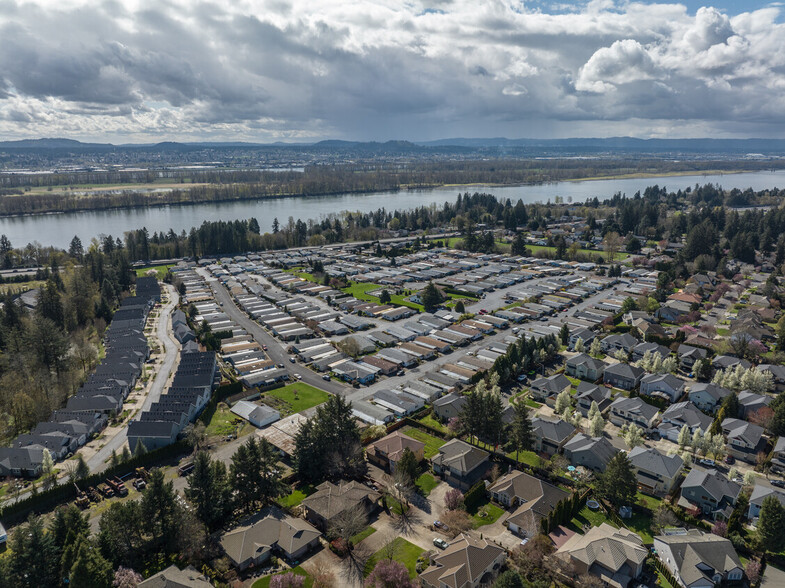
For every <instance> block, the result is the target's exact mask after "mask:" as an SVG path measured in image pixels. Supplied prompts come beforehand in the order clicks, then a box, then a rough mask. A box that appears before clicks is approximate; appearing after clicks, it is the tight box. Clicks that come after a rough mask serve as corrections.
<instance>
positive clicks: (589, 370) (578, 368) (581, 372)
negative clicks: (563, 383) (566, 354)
mask: <svg viewBox="0 0 785 588" xmlns="http://www.w3.org/2000/svg"><path fill="white" fill-rule="evenodd" d="M564 371H565V373H566V374H567V375H568V376H572V377H573V378H579V379H581V380H588V381H590V382H596V381H597V380H599V379H600V378H602V374H603V373H604V372H605V362H604V361H601V360H599V359H594V358H593V357H592V356H591V355H588V354H586V353H581V354H579V355H576V356H574V357H571V358H570V359H568V360H567V361H566V362H565V367H564Z"/></svg>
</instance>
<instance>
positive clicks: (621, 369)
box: [602, 363, 645, 390]
mask: <svg viewBox="0 0 785 588" xmlns="http://www.w3.org/2000/svg"><path fill="white" fill-rule="evenodd" d="M644 373H645V372H644V371H643V369H642V368H639V367H635V366H634V365H629V364H626V363H615V364H613V365H609V366H608V367H606V368H605V372H604V373H603V377H602V381H603V383H605V384H608V385H610V386H614V387H615V388H621V389H622V390H632V389H634V388H635V387H636V386H637V385H638V383H639V382H640V381H641V378H642V377H643V374H644Z"/></svg>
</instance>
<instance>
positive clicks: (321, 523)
mask: <svg viewBox="0 0 785 588" xmlns="http://www.w3.org/2000/svg"><path fill="white" fill-rule="evenodd" d="M379 498H381V494H379V493H378V492H376V491H375V490H373V489H371V488H368V487H367V486H365V485H363V484H360V483H359V482H354V481H351V482H347V481H345V480H341V481H339V482H338V483H337V484H334V483H332V482H322V483H321V484H319V485H318V486H317V487H316V492H314V493H313V494H311V495H310V496H308V497H306V498H305V499H303V501H302V506H303V509H304V510H305V519H306V520H307V521H308V522H309V523H311V524H312V525H313V526H314V527H316V528H317V529H320V530H321V531H322V532H326V531H327V528H328V527H329V525H330V523H331V522H332V521H333V520H335V519H336V517H338V516H339V515H341V514H343V513H344V512H346V511H347V510H350V509H353V508H357V507H360V508H362V509H363V510H365V512H366V514H369V515H370V514H372V513H373V512H375V511H376V510H377V508H378V502H379Z"/></svg>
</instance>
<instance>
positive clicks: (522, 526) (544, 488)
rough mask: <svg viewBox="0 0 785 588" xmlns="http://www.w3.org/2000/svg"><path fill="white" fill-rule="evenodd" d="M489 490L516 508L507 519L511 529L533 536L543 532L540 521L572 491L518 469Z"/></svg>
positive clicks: (501, 500)
mask: <svg viewBox="0 0 785 588" xmlns="http://www.w3.org/2000/svg"><path fill="white" fill-rule="evenodd" d="M488 492H489V493H490V495H491V496H492V497H493V499H494V500H495V501H496V502H498V503H499V504H502V505H504V506H505V507H507V508H508V509H512V510H513V513H512V514H511V515H510V516H509V517H508V519H507V521H506V522H507V528H508V529H509V530H510V532H511V533H513V534H515V535H519V536H530V537H532V536H534V535H536V534H537V533H539V532H540V521H541V520H542V519H544V518H547V517H548V515H549V514H550V513H551V512H553V509H554V508H556V505H557V504H558V503H559V502H561V501H562V500H564V499H566V498H568V497H569V496H570V494H569V492H565V491H564V490H562V489H561V488H557V487H556V486H553V485H552V484H549V483H548V482H544V481H543V480H540V479H539V478H535V477H534V476H530V475H529V474H524V473H523V472H519V471H518V470H513V471H511V472H510V473H509V474H506V475H504V476H502V477H501V478H499V479H498V480H496V483H495V484H493V485H492V486H490V487H489V488H488Z"/></svg>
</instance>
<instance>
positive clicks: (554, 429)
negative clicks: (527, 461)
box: [532, 418, 577, 457]
mask: <svg viewBox="0 0 785 588" xmlns="http://www.w3.org/2000/svg"><path fill="white" fill-rule="evenodd" d="M576 430H577V429H576V428H575V427H574V426H572V425H571V424H570V423H568V422H567V421H565V420H563V419H557V420H550V419H544V418H534V419H532V432H533V433H534V451H536V452H537V453H544V454H545V455H547V456H549V457H550V456H552V455H554V454H556V453H561V452H562V451H563V450H564V444H565V443H567V441H569V440H570V439H571V438H572V436H573V435H575V431H576Z"/></svg>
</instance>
